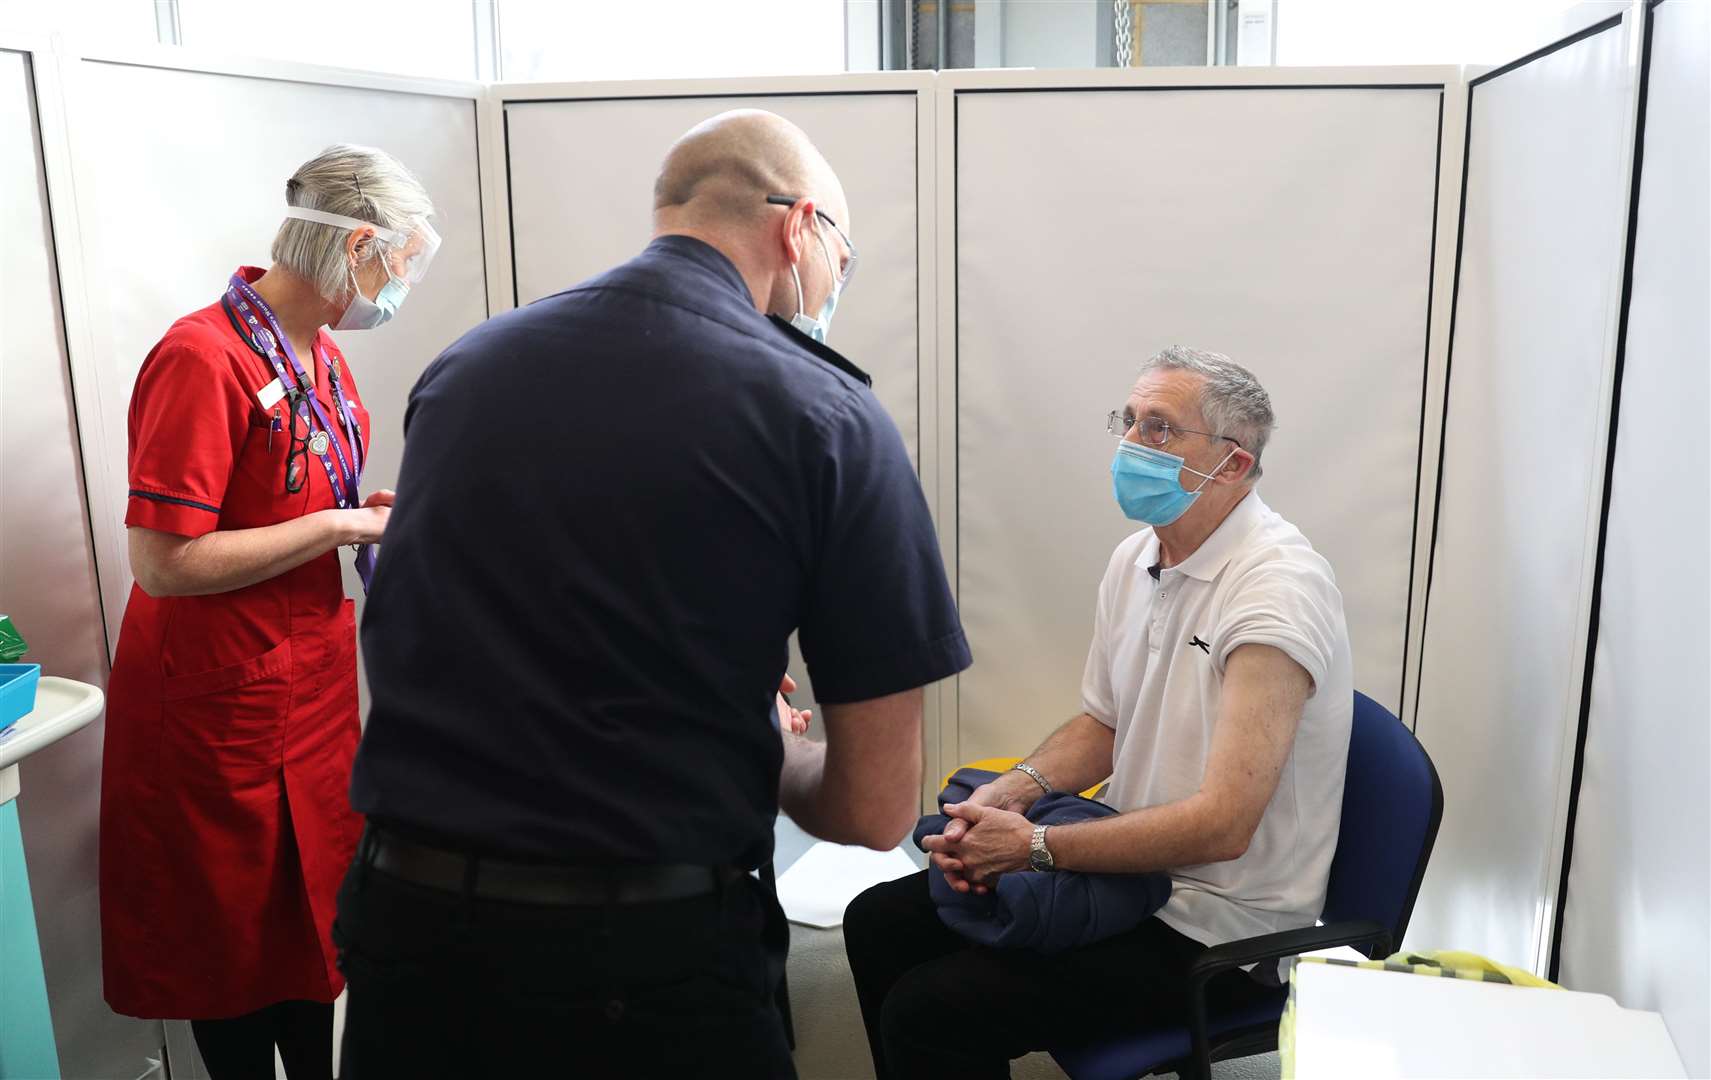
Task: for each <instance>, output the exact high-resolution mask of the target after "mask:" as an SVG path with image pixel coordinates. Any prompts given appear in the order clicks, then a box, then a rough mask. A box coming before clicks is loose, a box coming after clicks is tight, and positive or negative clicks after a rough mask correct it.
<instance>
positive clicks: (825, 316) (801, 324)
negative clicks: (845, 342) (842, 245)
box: [790, 221, 843, 345]
mask: <svg viewBox="0 0 1711 1080" xmlns="http://www.w3.org/2000/svg"><path fill="white" fill-rule="evenodd" d="M814 238H815V239H817V240H819V241H820V254H821V255H823V256H825V259H826V273H827V274H829V275H830V276H831V280H832V291H831V293H830V294H828V295H827V297H826V302H825V303H824V304H822V305H820V314H819V316H818V317H815V316H812V315H809V314H808V313H807V312H806V311H803V310H802V275H800V274H798V273H797V272H796V266H795V264H794V263H792V264H791V267H790V276H791V277H792V278H794V279H795V281H796V314H794V315H792V316H791V317H790V325H791V326H794V327H795V328H796V329H798V330H800V331H802V332H803V333H804V334H807V335H808V336H809V337H811V338H813V339H814V340H815V341H818V342H819V343H820V344H822V345H824V344H825V343H826V335H827V334H828V333H830V332H831V329H832V313H833V312H834V311H836V310H837V309H838V293H840V292H842V291H843V283H842V282H840V281H839V280H838V271H837V268H836V267H834V266H833V265H832V253H831V251H830V250H829V249H828V248H827V247H826V237H825V234H824V233H822V232H821V231H820V223H819V222H818V221H816V222H814Z"/></svg>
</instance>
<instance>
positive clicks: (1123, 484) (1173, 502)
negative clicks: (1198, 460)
mask: <svg viewBox="0 0 1711 1080" xmlns="http://www.w3.org/2000/svg"><path fill="white" fill-rule="evenodd" d="M1234 454H1235V451H1234V450H1231V451H1230V453H1228V454H1226V455H1224V461H1220V462H1219V463H1218V469H1222V468H1223V467H1224V463H1225V462H1227V461H1229V460H1230V458H1231V457H1232V456H1234ZM1218 469H1213V470H1212V471H1211V472H1210V473H1203V472H1200V471H1199V470H1197V469H1190V468H1188V464H1187V463H1186V462H1185V461H1183V459H1182V458H1179V457H1177V456H1176V455H1175V454H1167V453H1165V452H1164V451H1163V450H1156V449H1154V448H1153V447H1150V446H1142V445H1141V444H1140V443H1134V442H1129V441H1128V440H1124V441H1123V442H1120V443H1118V444H1117V454H1116V456H1115V457H1114V458H1112V460H1111V486H1112V489H1113V490H1114V491H1115V492H1116V495H1117V505H1118V506H1120V507H1122V508H1123V513H1124V515H1126V516H1127V517H1128V518H1130V519H1131V520H1133V521H1139V522H1141V523H1143V524H1146V525H1169V524H1171V523H1172V522H1174V521H1175V520H1176V519H1177V518H1179V517H1181V516H1182V515H1183V514H1185V513H1187V512H1188V508H1189V507H1190V506H1193V505H1194V500H1196V499H1198V498H1200V492H1201V489H1202V488H1204V487H1205V486H1206V485H1207V484H1209V483H1211V482H1212V477H1214V476H1216V475H1217V473H1218ZM1184 470H1187V471H1188V472H1191V473H1193V474H1194V475H1195V476H1199V477H1203V478H1204V479H1202V480H1201V482H1200V484H1199V486H1198V487H1196V488H1195V489H1194V490H1193V491H1189V490H1187V489H1185V488H1184V487H1183V486H1182V473H1183V471H1184Z"/></svg>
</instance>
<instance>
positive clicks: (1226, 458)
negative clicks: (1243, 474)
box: [1182, 446, 1241, 495]
mask: <svg viewBox="0 0 1711 1080" xmlns="http://www.w3.org/2000/svg"><path fill="white" fill-rule="evenodd" d="M1236 449H1237V450H1239V449H1241V447H1240V446H1238V447H1237V448H1236ZM1235 456H1236V451H1235V450H1231V451H1230V452H1229V453H1228V454H1225V455H1224V460H1223V461H1220V462H1218V464H1217V465H1216V466H1215V467H1214V468H1213V469H1212V471H1211V472H1209V473H1203V472H1201V471H1200V470H1199V469H1189V468H1188V466H1187V465H1186V464H1184V465H1183V466H1182V467H1183V468H1185V469H1188V471H1189V472H1191V473H1193V474H1194V475H1195V476H1204V477H1205V478H1206V479H1204V480H1202V481H1200V486H1199V487H1197V488H1195V489H1194V490H1193V491H1191V492H1189V494H1190V495H1198V494H1200V491H1201V489H1202V488H1204V487H1205V486H1206V485H1207V484H1210V483H1211V482H1212V481H1213V480H1214V479H1216V478H1217V476H1218V472H1219V470H1221V469H1222V468H1223V467H1224V466H1225V465H1228V464H1229V463H1230V459H1231V458H1233V457H1235Z"/></svg>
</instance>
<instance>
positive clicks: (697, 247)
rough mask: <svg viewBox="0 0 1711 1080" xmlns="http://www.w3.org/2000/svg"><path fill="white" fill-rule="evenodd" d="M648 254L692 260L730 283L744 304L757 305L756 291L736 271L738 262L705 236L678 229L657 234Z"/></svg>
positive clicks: (699, 266)
mask: <svg viewBox="0 0 1711 1080" xmlns="http://www.w3.org/2000/svg"><path fill="white" fill-rule="evenodd" d="M647 254H649V255H665V256H668V257H670V258H674V259H679V260H682V261H683V262H686V263H690V264H691V265H693V266H695V267H697V268H699V269H701V270H703V271H705V272H707V273H708V274H709V275H711V276H712V277H714V278H715V279H717V280H718V281H719V283H720V284H721V285H725V286H727V287H728V288H729V289H730V290H731V292H733V293H735V294H736V295H737V297H739V298H740V299H741V300H742V302H743V305H744V306H745V307H747V308H749V309H750V310H753V309H754V294H753V293H751V292H749V283H748V282H746V281H744V280H743V275H742V274H741V273H739V272H738V271H737V265H736V263H733V262H732V261H731V260H730V259H729V258H727V257H726V256H725V253H724V252H722V251H720V250H719V249H718V248H716V247H714V246H713V245H712V244H709V243H707V242H706V241H705V240H697V239H695V237H693V236H680V235H677V234H675V233H671V234H667V235H665V236H656V237H654V240H653V243H651V244H649V245H648V249H647Z"/></svg>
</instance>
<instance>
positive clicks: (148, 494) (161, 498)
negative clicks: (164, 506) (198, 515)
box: [131, 488, 220, 514]
mask: <svg viewBox="0 0 1711 1080" xmlns="http://www.w3.org/2000/svg"><path fill="white" fill-rule="evenodd" d="M131 498H133V499H148V500H149V501H150V502H158V503H171V504H172V505H174V506H188V507H190V508H191V509H192V510H206V511H208V513H210V514H218V513H219V512H220V508H219V507H218V506H209V505H208V504H207V503H201V502H197V501H196V500H194V499H180V498H179V497H178V496H176V495H157V494H156V493H154V492H152V491H138V490H137V489H136V488H132V489H131Z"/></svg>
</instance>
